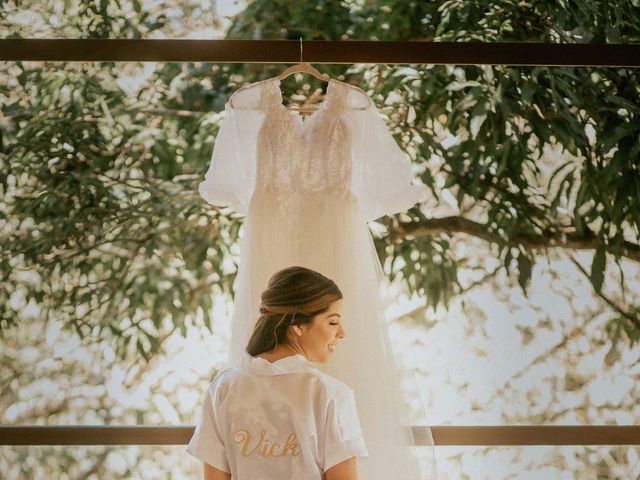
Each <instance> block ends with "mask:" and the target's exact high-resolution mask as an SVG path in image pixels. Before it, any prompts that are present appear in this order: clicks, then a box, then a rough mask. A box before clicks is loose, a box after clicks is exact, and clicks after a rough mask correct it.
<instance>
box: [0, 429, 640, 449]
mask: <svg viewBox="0 0 640 480" xmlns="http://www.w3.org/2000/svg"><path fill="white" fill-rule="evenodd" d="M411 428H412V429H413V432H414V434H415V438H416V444H415V445H416V446H425V445H430V443H429V442H428V441H427V436H426V429H425V428H424V427H420V426H418V427H411ZM193 429H194V427H193V426H171V427H151V426H132V427H124V426H84V425H83V426H80V425H70V426H59V427H44V426H0V445H32V446H35V445H186V444H187V443H188V442H189V439H190V438H191V435H192V434H193ZM431 432H432V434H433V440H434V444H435V445H436V446H454V445H455V446H475V445H482V446H488V445H500V446H516V445H640V426H635V425H630V426H499V427H498V426H490V427H489V426H457V427H452V426H440V427H431Z"/></svg>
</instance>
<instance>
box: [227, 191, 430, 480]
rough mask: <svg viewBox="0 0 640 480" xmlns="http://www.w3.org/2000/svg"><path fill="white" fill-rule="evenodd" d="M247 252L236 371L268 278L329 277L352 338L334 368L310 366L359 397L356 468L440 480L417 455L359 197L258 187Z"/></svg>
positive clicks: (234, 347)
mask: <svg viewBox="0 0 640 480" xmlns="http://www.w3.org/2000/svg"><path fill="white" fill-rule="evenodd" d="M240 249H241V251H240V254H241V258H240V263H239V270H238V275H237V277H236V281H235V284H234V291H235V302H234V313H233V318H232V326H231V346H230V353H229V362H228V364H229V366H231V365H236V364H238V363H239V362H240V358H241V354H242V352H243V351H244V349H245V348H246V346H247V343H248V341H249V337H250V335H251V333H252V332H253V328H254V325H255V322H256V320H257V318H258V310H259V305H260V294H261V293H262V291H263V290H265V289H266V288H267V283H268V280H269V278H270V277H271V276H272V275H273V274H274V273H275V272H277V271H278V270H280V269H282V268H285V267H289V266H293V265H298V266H302V267H307V268H311V269H313V270H316V271H318V272H320V273H322V274H323V275H325V276H326V277H328V278H330V279H332V280H333V281H335V282H336V284H337V285H338V287H339V288H340V290H341V291H342V293H343V296H344V298H343V312H342V313H343V317H342V325H343V328H344V330H345V337H344V338H343V339H341V341H340V342H338V347H337V348H336V350H335V352H334V353H333V354H332V357H331V359H330V360H329V361H328V362H327V363H325V364H320V363H314V364H313V365H314V367H315V368H317V369H319V370H321V371H323V372H325V373H327V374H329V375H331V376H333V377H335V378H337V379H339V380H341V381H342V382H344V383H346V384H347V385H349V386H350V387H351V388H352V389H353V390H354V393H355V397H356V403H357V407H358V415H359V419H360V424H361V426H362V431H363V434H364V437H365V438H364V439H365V443H366V445H367V448H368V450H369V456H368V457H366V458H359V459H358V472H359V478H362V479H366V480H378V479H379V480H389V479H391V478H395V479H398V480H405V479H406V480H418V479H421V480H422V479H434V478H435V471H434V468H435V465H434V464H433V460H430V459H429V458H430V457H429V458H427V457H425V456H422V460H420V458H421V457H420V455H416V452H415V450H416V449H412V448H411V447H410V446H411V445H414V438H413V436H412V434H411V431H410V429H409V426H410V425H412V424H415V423H413V422H415V419H420V418H424V417H421V416H420V415H415V414H412V413H411V412H412V410H411V408H409V407H408V403H407V402H406V401H405V398H404V394H403V390H402V389H403V386H402V383H403V382H404V383H406V380H407V378H408V377H407V376H406V372H402V371H401V370H400V369H399V368H398V367H397V361H396V354H395V353H394V350H393V348H392V345H391V343H390V341H389V335H388V328H387V320H386V319H385V314H384V310H385V307H386V305H385V303H384V300H383V296H382V295H381V289H382V288H383V287H384V285H385V284H386V277H385V275H384V272H383V270H382V267H381V265H380V261H379V259H378V256H377V254H376V251H375V248H374V243H373V238H372V237H371V233H370V231H369V227H368V225H367V223H366V222H365V221H364V220H363V219H362V217H361V215H360V214H359V212H358V206H357V200H356V199H355V197H353V195H352V194H351V193H350V192H349V191H347V190H344V189H335V190H323V191H321V192H317V193H310V192H305V193H304V195H301V194H296V193H291V192H286V191H282V190H277V189H272V188H268V187H267V188H264V187H260V188H257V189H256V191H255V192H254V195H253V197H252V199H251V204H250V207H249V213H248V215H247V217H246V218H245V223H244V225H243V231H242V237H241V239H240ZM422 448H429V449H431V448H432V447H422ZM430 454H431V455H432V451H430ZM421 469H422V472H421Z"/></svg>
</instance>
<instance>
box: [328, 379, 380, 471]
mask: <svg viewBox="0 0 640 480" xmlns="http://www.w3.org/2000/svg"><path fill="white" fill-rule="evenodd" d="M326 405H327V406H326V425H325V430H324V438H323V440H324V442H323V443H324V462H323V469H322V470H323V472H326V471H327V470H328V469H330V468H331V467H333V466H334V465H337V464H338V463H340V462H343V461H345V460H348V459H350V458H351V457H367V456H369V452H368V450H367V447H366V445H365V442H364V437H363V435H362V430H361V428H360V419H359V417H358V411H357V408H356V401H355V397H354V394H353V390H351V389H350V388H348V387H346V386H345V387H344V388H342V389H340V390H339V391H338V392H337V393H336V394H335V395H333V396H332V398H329V399H328V401H327V404H326Z"/></svg>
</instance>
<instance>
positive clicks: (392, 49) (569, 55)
mask: <svg viewBox="0 0 640 480" xmlns="http://www.w3.org/2000/svg"><path fill="white" fill-rule="evenodd" d="M302 46H303V60H304V61H305V62H309V63H332V64H341V63H342V64H352V63H377V64H380V63H386V64H451V65H498V64H501V65H531V66H534V65H541V66H580V67H586V66H601V67H640V44H603V43H573V44H556V43H529V42H501V43H489V42H423V41H418V42H390V41H369V40H339V41H333V40H307V41H303V45H302ZM0 60H5V61H6V60H13V61H16V60H36V61H47V60H48V61H87V62H88V61H118V62H140V61H142V62H217V63H296V62H298V61H300V42H299V41H298V40H152V39H148V40H147V39H139V40H133V39H132V40H128V39H39V38H38V39H36V38H21V39H18V38H11V39H2V40H0Z"/></svg>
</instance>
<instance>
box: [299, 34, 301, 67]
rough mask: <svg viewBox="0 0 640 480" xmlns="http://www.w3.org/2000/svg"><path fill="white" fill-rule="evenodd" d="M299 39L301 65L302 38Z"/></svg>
mask: <svg viewBox="0 0 640 480" xmlns="http://www.w3.org/2000/svg"><path fill="white" fill-rule="evenodd" d="M299 38H300V63H302V37H299Z"/></svg>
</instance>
